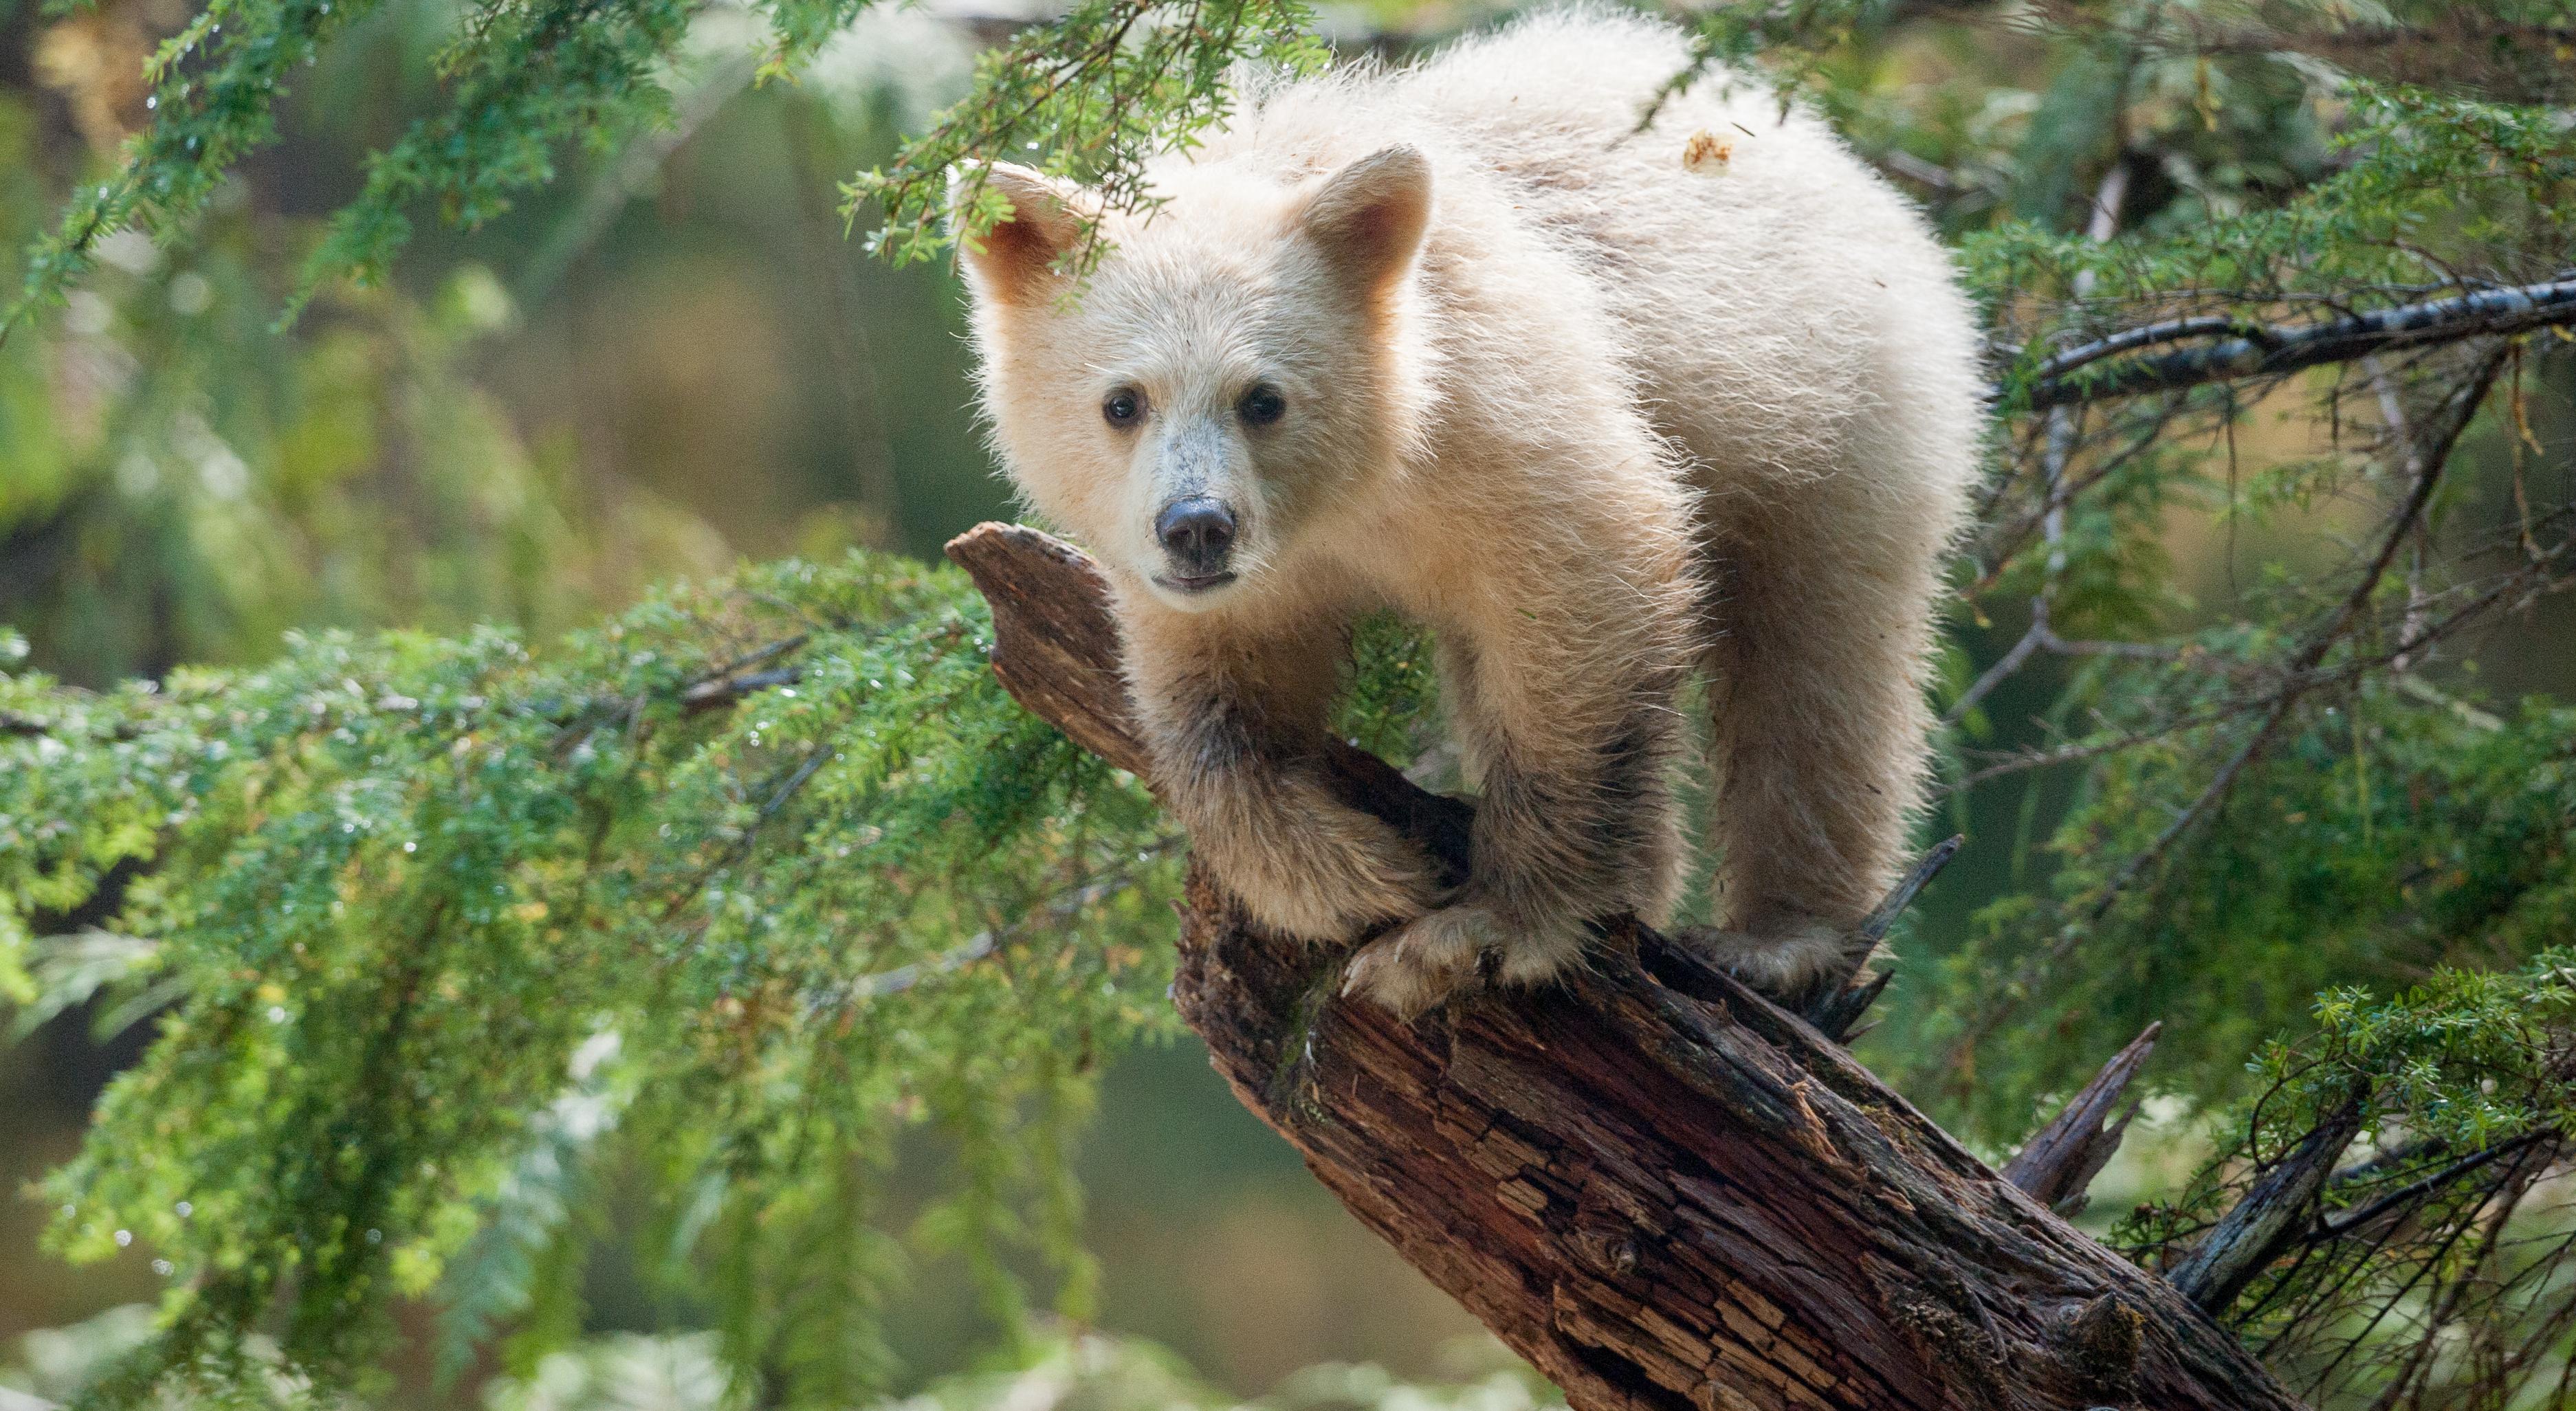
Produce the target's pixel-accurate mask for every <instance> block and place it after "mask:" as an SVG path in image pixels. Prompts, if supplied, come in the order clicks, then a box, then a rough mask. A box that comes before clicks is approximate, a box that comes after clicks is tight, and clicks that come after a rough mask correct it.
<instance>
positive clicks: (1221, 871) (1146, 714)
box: [1125, 611, 1445, 942]
mask: <svg viewBox="0 0 2576 1411" xmlns="http://www.w3.org/2000/svg"><path fill="white" fill-rule="evenodd" d="M1125 626H1126V636H1127V643H1126V646H1127V659H1128V676H1129V692H1130V695H1131V696H1132V698H1133V699H1134V702H1135V705H1136V711H1137V716H1138V719H1139V722H1140V723H1141V724H1142V725H1143V727H1144V735H1145V743H1146V747H1147V749H1148V750H1149V751H1150V752H1151V753H1152V755H1153V757H1154V765H1155V778H1156V781H1157V782H1158V783H1159V784H1160V785H1161V788H1162V793H1163V797H1164V802H1165V804H1166V805H1167V806H1168V807H1169V808H1170V809H1171V811H1172V813H1173V815H1174V816H1175V817H1177V818H1179V819H1180V821H1181V824H1182V826H1183V827H1185V828H1187V829H1188V830H1189V835H1190V844H1191V846H1192V848H1194V849H1195V850H1196V851H1197V853H1198V855H1199V857H1200V859H1201V860H1202V861H1204V862H1205V863H1206V864H1207V865H1208V868H1209V870H1210V871H1211V872H1212V873H1213V874H1214V875H1215V877H1216V880H1217V881H1218V883H1219V884H1221V885H1222V886H1223V887H1224V888H1225V889H1226V890H1227V891H1228V892H1230V893H1232V894H1233V896H1234V897H1235V899H1236V900H1237V901H1238V902H1240V903H1241V904H1242V906H1243V909H1244V911H1245V913H1246V914H1247V915H1249V916H1250V917H1251V918H1252V920H1253V921H1254V922H1255V923H1257V924H1259V925H1260V926H1262V927H1263V928H1264V929H1266V930H1270V931H1273V932H1276V933H1279V934H1281V935H1286V936H1291V937H1295V938H1297V939H1300V940H1307V941H1317V942H1333V941H1347V940H1349V939H1351V938H1352V937H1353V936H1356V935H1358V934H1359V933H1360V932H1361V931H1363V930H1365V929H1367V928H1368V927H1370V926H1372V925H1380V924H1384V923H1386V922H1389V921H1400V920H1403V919H1405V918H1408V917H1414V916H1419V915H1421V914H1422V913H1423V912H1425V911H1426V910H1428V909H1430V908H1431V907H1433V906H1435V905H1437V904H1438V902H1439V900H1440V897H1441V895H1442V893H1443V891H1444V890H1445V889H1444V887H1443V885H1442V882H1441V878H1440V872H1439V869H1438V867H1437V866H1436V865H1435V864H1434V863H1433V862H1432V860H1431V859H1430V857H1429V856H1428V855H1427V854H1425V853H1424V851H1423V850H1422V849H1421V847H1420V846H1418V845H1417V844H1415V843H1414V842H1413V841H1412V840H1411V839H1409V838H1406V837H1405V836H1404V835H1403V834H1401V833H1399V832H1397V831H1396V830H1395V829H1393V828H1391V827H1389V826H1387V825H1386V824H1385V823H1383V822H1381V821H1379V820H1378V819H1376V818H1373V817H1371V816H1369V815H1368V814H1365V813H1362V812H1360V811H1359V810H1357V809H1354V808H1352V807H1350V806H1349V805H1347V804H1345V803H1343V802H1342V801H1341V800H1340V799H1339V798H1338V797H1336V796H1335V795H1334V793H1333V791H1332V789H1331V787H1330V786H1329V785H1328V784H1327V783H1326V782H1325V779H1324V775H1323V772H1322V761H1323V748H1324V742H1325V734H1324V725H1325V718H1326V715H1325V713H1326V710H1327V708H1328V707H1329V705H1330V703H1331V700H1332V693H1333V690H1334V687H1335V685H1336V684H1337V680H1338V668H1339V660H1340V652H1341V634H1340V631H1339V628H1338V626H1336V625H1325V626H1319V627H1316V628H1313V629H1310V630H1307V631H1304V632H1301V633H1298V634H1295V635H1287V634H1277V633H1268V634H1256V633H1253V632H1249V631H1247V630H1245V629H1244V628H1243V627H1242V626H1241V625H1240V624H1226V623H1217V622H1210V621H1208V620H1206V619H1203V618H1199V617H1181V616H1179V615H1177V614H1168V613H1155V612H1150V611H1149V612H1140V613H1135V614H1133V615H1131V616H1129V617H1128V619H1127V621H1126V623H1125Z"/></svg>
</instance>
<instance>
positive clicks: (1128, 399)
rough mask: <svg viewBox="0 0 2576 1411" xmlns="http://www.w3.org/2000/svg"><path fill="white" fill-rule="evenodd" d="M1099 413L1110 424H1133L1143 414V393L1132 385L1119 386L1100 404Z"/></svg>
mask: <svg viewBox="0 0 2576 1411" xmlns="http://www.w3.org/2000/svg"><path fill="white" fill-rule="evenodd" d="M1100 414H1101V415H1102V416H1105V417H1107V418H1109V424H1110V425H1112V426H1134V425H1135V424H1136V423H1137V421H1138V420H1139V419H1141V418H1142V417H1143V416H1144V415H1145V394H1144V393H1142V392H1139V391H1137V390H1136V389H1135V388H1133V387H1121V388H1119V389H1118V390H1117V391H1115V392H1112V393H1110V394H1109V397H1108V400H1106V401H1104V402H1102V403H1101V404H1100Z"/></svg>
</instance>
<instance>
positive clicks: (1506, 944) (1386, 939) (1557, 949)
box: [1342, 902, 1585, 1019]
mask: <svg viewBox="0 0 2576 1411" xmlns="http://www.w3.org/2000/svg"><path fill="white" fill-rule="evenodd" d="M1584 935H1585V932H1584V928H1583V927H1582V926H1581V925H1580V924H1576V923H1571V922H1558V923H1553V924H1551V923H1545V922H1541V923H1529V924H1522V923H1515V922H1512V921H1509V920H1506V919H1505V918H1502V917H1499V916H1497V915H1495V914H1494V912H1493V911H1492V910H1490V909H1489V908H1486V907H1483V906H1479V905H1477V904H1475V903H1473V902H1465V903H1460V904H1458V905H1455V906H1444V907H1442V908H1440V909H1439V910H1438V911H1433V912H1427V913H1425V914H1423V915H1421V916H1418V917H1416V918H1414V919H1413V920H1411V921H1408V922H1406V923H1405V924H1403V925H1402V926H1398V927H1397V928H1395V929H1394V930H1392V931H1389V932H1387V933H1386V934H1385V935H1383V936H1380V937H1378V938H1377V939H1376V940H1374V941H1371V942H1369V943H1368V944H1367V945H1365V946H1362V947H1360V949H1359V953H1358V954H1356V955H1354V956H1352V957H1351V962H1350V966H1349V968H1348V969H1347V970H1345V971H1344V972H1343V978H1342V993H1344V994H1358V995H1364V996H1366V997H1367V998H1369V999H1371V1000H1374V1001H1376V1002H1377V1003H1378V1004H1381V1005H1384V1006H1385V1007H1386V1008H1388V1009H1390V1010H1392V1011H1394V1012H1395V1013H1396V1014H1397V1015H1400V1016H1402V1017H1404V1018H1407V1019H1410V1018H1412V1017H1413V1016H1414V1015H1416V1014H1419V1013H1421V1012H1422V1011H1424V1010H1426V1009H1429V1008H1430V1007H1432V1006H1433V1005H1436V1004H1438V1003H1440V1002H1441V1001H1443V1000H1445V999H1447V998H1449V997H1450V996H1451V995H1453V994H1455V993H1457V992H1458V991H1459V990H1460V989H1461V988H1463V987H1464V986H1465V985H1467V983H1468V982H1470V981H1472V980H1473V979H1475V977H1476V962H1477V958H1478V957H1480V956H1482V955H1483V954H1484V953H1485V952H1486V951H1489V950H1490V951H1492V952H1493V953H1494V957H1495V962H1496V963H1495V973H1496V975H1497V976H1498V978H1500V979H1501V980H1502V982H1503V983H1504V984H1507V985H1513V986H1521V987H1527V986H1533V985H1543V984H1546V983H1547V982H1549V981H1551V980H1554V979H1555V978H1556V977H1557V976H1559V975H1561V974H1563V973H1565V970H1566V968H1567V967H1568V966H1570V965H1572V964H1573V963H1574V962H1575V961H1576V960H1578V959H1580V958H1581V956H1582V954H1583V942H1584Z"/></svg>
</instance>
